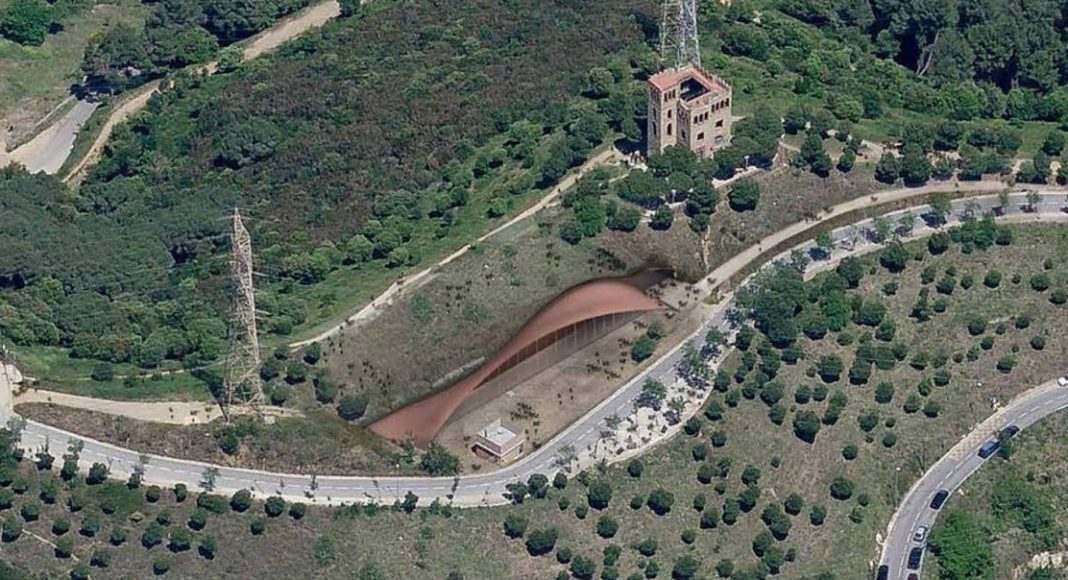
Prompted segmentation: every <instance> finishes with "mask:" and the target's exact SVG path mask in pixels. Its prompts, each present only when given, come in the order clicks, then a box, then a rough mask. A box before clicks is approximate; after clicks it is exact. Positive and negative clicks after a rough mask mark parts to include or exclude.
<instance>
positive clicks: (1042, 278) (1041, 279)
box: [1030, 272, 1050, 292]
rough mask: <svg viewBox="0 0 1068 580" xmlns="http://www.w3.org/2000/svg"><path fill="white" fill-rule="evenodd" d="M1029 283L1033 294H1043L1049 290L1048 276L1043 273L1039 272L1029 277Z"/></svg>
mask: <svg viewBox="0 0 1068 580" xmlns="http://www.w3.org/2000/svg"><path fill="white" fill-rule="evenodd" d="M1030 283H1031V289H1032V290H1034V291H1035V292H1045V291H1046V290H1049V285H1050V281H1049V275H1048V274H1046V273H1045V272H1039V273H1038V274H1035V275H1034V276H1031V281H1030Z"/></svg>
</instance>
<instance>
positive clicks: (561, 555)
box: [556, 546, 575, 564]
mask: <svg viewBox="0 0 1068 580" xmlns="http://www.w3.org/2000/svg"><path fill="white" fill-rule="evenodd" d="M574 556H575V554H574V553H572V551H571V548H568V547H567V546H560V547H559V548H557V549H556V561H557V562H560V563H561V564H567V563H568V562H570V561H571V558H573V557H574Z"/></svg>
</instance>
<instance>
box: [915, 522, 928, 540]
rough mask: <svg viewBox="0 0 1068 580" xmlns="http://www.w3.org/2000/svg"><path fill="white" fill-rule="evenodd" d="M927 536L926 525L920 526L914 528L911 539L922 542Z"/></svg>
mask: <svg viewBox="0 0 1068 580" xmlns="http://www.w3.org/2000/svg"><path fill="white" fill-rule="evenodd" d="M926 538H927V526H920V527H918V528H916V532H915V533H914V534H912V541H913V542H919V543H923V541H924V540H925V539H926Z"/></svg>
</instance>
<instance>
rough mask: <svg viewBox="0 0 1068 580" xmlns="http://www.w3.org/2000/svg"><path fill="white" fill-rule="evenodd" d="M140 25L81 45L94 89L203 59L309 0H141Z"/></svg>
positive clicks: (127, 82)
mask: <svg viewBox="0 0 1068 580" xmlns="http://www.w3.org/2000/svg"><path fill="white" fill-rule="evenodd" d="M144 1H145V3H151V4H152V11H151V12H150V13H149V16H148V18H147V19H146V20H145V25H144V27H143V28H141V29H136V28H133V27H130V26H123V25H119V26H114V27H111V28H109V29H107V30H105V31H104V32H103V33H101V34H100V35H98V36H97V37H96V38H94V39H93V40H92V42H91V43H90V44H89V46H88V48H86V50H85V58H84V60H83V61H82V72H84V73H85V75H86V81H85V84H86V86H88V87H89V88H91V89H92V90H108V91H121V90H123V89H126V88H129V87H130V86H134V85H137V84H141V83H143V82H145V81H147V80H149V79H152V78H154V77H156V76H158V75H160V74H162V73H164V72H166V71H168V70H169V69H173V68H180V67H183V66H186V65H189V64H194V63H201V62H206V61H207V60H209V59H210V58H211V57H212V56H214V55H215V54H216V53H217V52H218V50H219V47H220V46H226V45H229V44H232V43H234V42H237V41H239V40H242V39H244V38H247V37H249V36H252V35H253V34H255V33H257V32H259V31H261V30H263V29H265V28H267V27H268V26H270V25H271V24H273V23H274V22H275V20H277V19H279V18H281V17H283V16H286V15H288V14H292V13H293V12H296V11H297V10H299V9H301V8H303V7H305V6H307V5H308V3H309V1H308V0H261V1H257V2H247V1H245V0H158V1H152V2H150V1H149V0H144Z"/></svg>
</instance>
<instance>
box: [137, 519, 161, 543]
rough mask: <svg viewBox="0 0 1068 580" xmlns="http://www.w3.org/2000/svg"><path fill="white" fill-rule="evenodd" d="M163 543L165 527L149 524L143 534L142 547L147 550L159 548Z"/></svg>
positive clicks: (154, 523) (156, 523)
mask: <svg viewBox="0 0 1068 580" xmlns="http://www.w3.org/2000/svg"><path fill="white" fill-rule="evenodd" d="M161 542H163V526H161V525H159V522H149V523H148V526H146V527H145V531H144V533H142V534H141V545H142V546H144V547H145V548H147V549H151V548H153V547H155V546H158V545H159V544H160V543H161Z"/></svg>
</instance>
